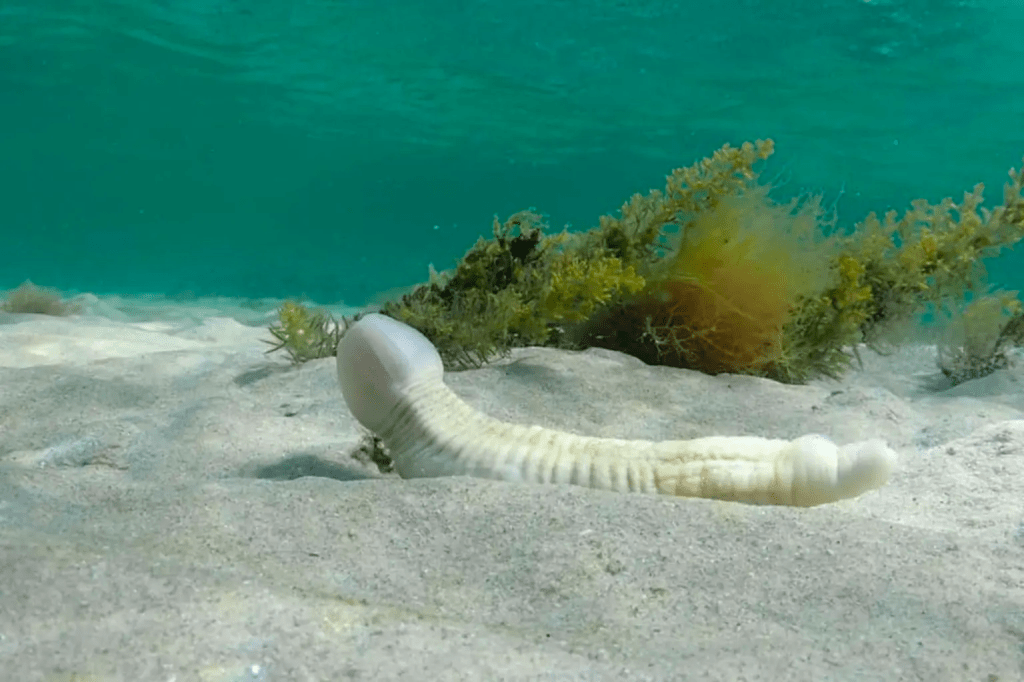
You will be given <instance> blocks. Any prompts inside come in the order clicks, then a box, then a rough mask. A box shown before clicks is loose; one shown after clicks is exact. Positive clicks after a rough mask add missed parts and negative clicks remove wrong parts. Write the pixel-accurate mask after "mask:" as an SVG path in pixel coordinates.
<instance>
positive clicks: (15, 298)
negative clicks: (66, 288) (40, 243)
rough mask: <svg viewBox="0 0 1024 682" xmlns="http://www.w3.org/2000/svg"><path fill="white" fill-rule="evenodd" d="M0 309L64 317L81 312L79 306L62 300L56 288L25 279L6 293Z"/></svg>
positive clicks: (10, 311) (9, 311)
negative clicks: (37, 284)
mask: <svg viewBox="0 0 1024 682" xmlns="http://www.w3.org/2000/svg"><path fill="white" fill-rule="evenodd" d="M0 310H2V311H4V312H8V313H35V314H37V315H53V316H56V317H64V316H67V315H75V314H77V313H79V312H81V306H79V305H77V304H75V303H69V302H67V301H65V300H63V299H62V298H61V295H60V292H59V291H57V290H56V289H49V288H46V287H39V286H36V285H35V284H33V283H32V282H30V281H29V280H25V281H24V282H22V283H21V285H20V286H19V287H18V288H17V289H14V290H13V291H11V292H10V293H8V295H7V298H6V299H5V300H4V301H3V302H2V303H0Z"/></svg>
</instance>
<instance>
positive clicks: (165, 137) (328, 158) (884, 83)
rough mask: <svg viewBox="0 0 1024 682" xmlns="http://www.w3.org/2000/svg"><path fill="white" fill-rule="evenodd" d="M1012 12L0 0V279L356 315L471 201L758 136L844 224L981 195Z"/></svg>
mask: <svg viewBox="0 0 1024 682" xmlns="http://www.w3.org/2000/svg"><path fill="white" fill-rule="evenodd" d="M1022 30H1024V3H1021V2H1020V1H1019V0H868V1H866V0H824V1H822V0H815V1H814V2H811V1H809V0H781V1H779V2H767V1H764V0H761V1H752V0H720V1H717V2H682V1H680V2H668V1H666V0H593V1H591V2H586V3H584V2H578V1H577V2H567V1H564V0H433V1H432V2H414V1H410V0H388V1H387V2H384V1H383V0H374V1H369V0H289V1H288V2H283V1H281V0H148V1H144V0H0V160H2V163H0V235H2V242H0V243H2V245H3V246H2V248H0V288H11V287H15V286H17V285H18V284H19V283H20V282H22V281H23V280H25V279H31V280H33V281H34V282H35V283H37V284H40V285H44V286H51V287H58V288H60V289H63V290H66V291H88V292H93V293H117V294H122V295H131V294H138V293H162V294H166V295H168V296H189V295H196V296H209V295H219V296H231V297H243V298H248V297H251V298H256V297H288V296H305V297H308V298H309V299H312V300H315V301H319V302H324V303H331V302H345V303H347V304H350V305H360V304H362V303H364V302H366V301H369V300H372V299H374V297H375V296H377V295H379V294H380V292H383V291H386V290H389V289H392V288H395V287H401V286H406V285H409V284H413V283H415V282H418V281H422V280H424V279H425V278H426V276H427V267H428V264H431V263H432V264H434V265H435V266H436V267H437V268H438V269H443V268H445V267H450V266H451V265H453V264H454V262H455V261H456V259H457V258H458V257H459V256H461V255H462V254H463V253H464V252H465V250H466V249H467V248H468V247H469V246H470V245H471V244H472V242H473V241H475V240H476V238H477V236H479V235H487V234H489V231H490V225H491V220H492V217H493V216H494V215H495V214H498V215H501V216H503V217H504V216H507V215H508V214H510V213H511V212H513V211H516V210H519V209H523V208H527V207H535V208H536V209H538V210H540V211H542V212H543V213H546V214H547V215H549V216H550V221H551V223H552V225H553V226H554V227H561V226H562V225H563V224H566V223H569V224H571V225H572V226H574V227H575V228H579V229H585V228H588V227H591V226H594V225H596V221H597V218H598V216H599V215H600V214H602V213H606V212H612V211H614V210H616V209H617V208H618V207H619V206H620V205H621V204H622V202H623V201H624V200H625V199H626V198H628V196H629V195H631V194H632V193H634V192H636V191H646V190H648V189H650V188H652V187H658V186H661V185H662V183H663V178H664V175H665V174H666V173H668V172H669V171H670V170H671V169H672V168H674V167H677V166H681V165H688V164H690V163H692V162H693V161H694V160H695V159H698V158H700V157H703V156H705V155H708V154H710V153H711V152H712V151H714V150H715V149H716V148H718V147H719V146H720V145H722V144H723V143H725V142H730V143H733V144H738V143H740V142H743V141H744V140H748V139H750V140H752V139H755V138H765V137H771V138H773V139H774V140H775V143H776V155H775V157H773V159H772V160H771V162H770V164H769V166H768V171H767V172H768V173H769V174H770V175H775V174H778V175H780V177H781V178H782V179H783V180H784V184H783V186H782V187H781V188H780V190H779V192H781V193H782V194H785V193H787V192H788V193H790V194H797V193H801V192H806V191H816V192H823V193H824V194H825V196H826V198H827V199H835V198H838V199H839V204H838V209H839V217H840V222H841V224H843V225H847V226H848V225H852V224H853V223H855V222H856V221H859V220H861V219H862V218H863V217H864V216H865V214H866V213H867V212H868V211H871V210H876V211H884V210H886V209H888V208H892V207H895V208H903V207H905V206H907V205H908V204H909V202H910V201H911V200H912V199H914V198H917V197H924V198H927V199H930V200H937V199H939V198H941V197H943V196H947V195H952V196H955V197H959V196H960V195H961V193H962V192H963V191H964V190H968V189H970V188H971V187H972V186H973V185H974V184H975V183H977V182H984V183H985V184H986V187H987V197H988V199H989V203H998V202H999V201H1000V200H1001V194H1002V185H1003V182H1004V180H1005V178H1006V171H1007V170H1008V169H1009V168H1010V167H1011V166H1014V167H1019V165H1020V163H1021V157H1022V156H1024V72H1022V71H1021V65H1022V64H1024V41H1022V40H1021V35H1022ZM1022 259H1024V254H1022V253H1021V249H1018V251H1017V252H1016V253H1012V254H1010V255H1009V256H1007V257H1004V258H1001V259H1000V260H999V261H998V262H997V263H996V264H995V265H994V267H992V268H990V270H991V272H992V279H993V281H994V282H995V283H996V284H999V285H1001V286H1005V287H1008V288H1018V287H1024V274H1016V273H1017V272H1019V271H1020V266H1021V264H1022V263H1024V260H1022Z"/></svg>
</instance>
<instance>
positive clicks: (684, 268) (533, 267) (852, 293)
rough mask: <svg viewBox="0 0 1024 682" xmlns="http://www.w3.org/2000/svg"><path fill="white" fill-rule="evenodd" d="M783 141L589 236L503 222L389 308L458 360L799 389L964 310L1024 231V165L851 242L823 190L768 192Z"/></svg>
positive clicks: (672, 190) (882, 222)
mask: <svg viewBox="0 0 1024 682" xmlns="http://www.w3.org/2000/svg"><path fill="white" fill-rule="evenodd" d="M773 151H774V145H773V143H772V141H771V140H758V141H756V142H753V143H750V142H747V143H744V144H743V145H741V146H740V147H732V146H730V145H725V146H723V147H722V148H721V149H719V150H717V151H716V152H715V153H714V154H713V155H712V156H711V157H710V158H706V159H703V160H701V161H699V162H697V163H695V164H693V165H692V166H689V167H685V168H677V169H675V170H674V171H672V173H671V174H670V175H669V176H668V177H667V178H666V184H665V188H664V189H663V190H652V191H650V192H648V193H647V194H645V195H641V194H635V195H633V197H631V198H630V200H629V201H627V202H626V203H625V204H624V205H623V206H622V208H621V210H620V212H619V215H617V216H603V217H602V218H601V219H600V222H599V225H598V226H597V227H596V228H594V229H591V230H589V231H587V232H583V233H576V234H570V233H568V232H566V231H562V232H561V233H558V234H550V233H549V232H548V231H547V230H548V226H547V225H546V224H545V223H544V221H543V219H542V218H541V216H540V215H538V214H536V213H534V212H532V211H524V212H520V213H517V214H515V215H513V216H512V217H511V218H509V219H508V220H507V221H505V222H504V223H502V222H499V220H498V219H497V218H495V220H494V225H493V238H491V239H483V238H481V239H480V240H478V241H477V243H476V244H475V245H474V246H473V247H472V248H471V249H470V250H469V251H468V252H467V253H466V255H465V256H464V257H463V258H462V260H461V261H459V263H458V265H457V266H456V268H455V269H454V270H453V271H450V272H446V273H443V274H438V273H436V272H433V271H431V275H430V280H429V282H427V283H426V284H423V285H420V286H419V287H417V288H416V289H414V290H413V291H412V293H410V294H408V295H406V296H404V297H402V298H401V299H400V300H397V301H390V302H388V303H386V304H385V305H384V307H383V312H384V313H385V314H388V315H391V316H392V317H395V318H396V319H399V320H402V321H404V322H406V323H408V324H410V325H411V326H413V327H415V328H417V329H419V330H420V331H421V332H423V333H424V334H425V335H426V336H427V337H428V338H429V339H430V340H431V341H432V342H433V343H434V345H435V346H437V347H438V350H439V351H440V353H441V356H442V358H443V359H444V361H445V363H446V365H447V366H449V367H450V368H462V367H473V366H479V365H480V364H482V363H484V362H487V361H489V360H491V359H493V358H495V357H498V356H500V355H502V354H504V353H506V352H507V351H508V350H509V349H511V348H513V347H517V346H526V345H548V346H556V347H560V348H584V347H588V346H604V347H607V348H612V349H615V350H622V351H625V352H628V353H631V354H633V355H636V356H637V357H640V358H641V359H643V360H644V361H645V362H648V363H651V364H668V365H674V366H678V367H686V368H690V369H695V370H699V371H703V372H706V373H710V374H717V373H722V372H729V373H743V374H755V375H759V376H766V377H770V378H774V379H777V380H780V381H784V382H789V383H799V382H803V381H806V380H808V379H812V378H816V377H819V376H831V377H838V376H840V375H841V374H842V373H843V372H844V371H846V370H847V369H848V368H849V366H850V364H851V362H852V361H853V360H855V359H859V356H858V350H857V349H858V346H859V345H860V344H866V345H867V346H868V347H869V348H872V349H874V350H877V351H879V352H883V351H884V350H885V348H884V347H885V344H886V343H890V342H892V341H893V340H894V339H896V332H897V331H898V330H899V329H900V327H901V326H902V325H906V324H908V323H909V322H910V321H912V320H913V319H914V317H915V316H916V315H918V314H919V313H921V312H924V311H926V310H927V309H928V308H929V307H933V308H934V307H946V308H949V307H951V306H955V305H959V303H960V302H961V301H963V299H964V297H965V296H966V295H967V294H968V292H977V291H980V287H981V286H982V285H983V282H984V274H985V271H984V266H983V261H984V260H985V259H986V258H990V257H992V256H994V255H997V254H998V253H999V252H1000V251H1001V250H1002V249H1003V248H1007V247H1011V246H1013V245H1014V244H1015V243H1016V242H1018V241H1020V239H1021V238H1022V237H1024V197H1022V191H1024V169H1022V171H1020V172H1018V171H1016V170H1013V169H1011V170H1010V182H1009V183H1008V184H1007V185H1006V188H1005V191H1004V201H1003V205H1002V206H999V207H997V208H995V209H993V210H988V209H986V208H983V207H982V205H981V204H982V200H983V194H982V193H983V187H982V186H981V185H978V186H976V187H975V188H974V190H973V191H972V192H969V193H965V195H964V198H963V200H962V201H961V202H955V201H953V200H952V199H951V198H946V199H943V200H942V201H940V202H939V203H938V204H930V203H929V202H927V201H925V200H923V199H921V200H917V201H914V202H912V204H911V208H910V210H908V211H906V212H904V213H903V215H902V216H901V215H900V214H899V213H898V212H896V211H890V212H888V213H886V214H885V215H884V216H883V217H882V218H879V217H878V216H877V215H876V214H874V213H872V214H870V215H869V216H868V217H867V218H866V219H865V220H864V221H862V222H861V223H859V224H858V225H856V226H855V228H854V230H853V231H852V233H851V234H849V235H848V236H842V235H839V234H838V233H836V231H835V230H834V228H835V226H836V217H835V215H828V214H827V213H826V212H825V211H823V210H822V207H821V197H820V196H810V197H802V198H798V199H794V200H792V201H789V202H785V203H780V202H777V201H775V200H773V199H771V198H770V197H769V193H770V191H771V189H772V188H771V186H770V185H769V184H766V183H762V182H761V181H760V178H759V175H760V171H759V170H758V164H760V162H762V161H764V160H766V159H767V158H768V157H769V156H771V154H772V153H773ZM827 235H830V236H827ZM1022 324H1024V323H1022ZM1011 331H1012V328H1011ZM1007 338H1016V337H1015V336H1014V335H1013V333H1008V336H1007ZM1002 347H1003V346H997V350H996V351H995V352H994V357H998V356H999V351H998V348H1002ZM990 355H992V354H990Z"/></svg>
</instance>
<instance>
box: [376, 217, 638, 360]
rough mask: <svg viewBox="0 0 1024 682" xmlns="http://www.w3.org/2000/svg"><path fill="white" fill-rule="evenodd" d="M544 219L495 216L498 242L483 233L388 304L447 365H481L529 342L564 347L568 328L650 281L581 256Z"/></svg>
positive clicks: (599, 257)
mask: <svg viewBox="0 0 1024 682" xmlns="http://www.w3.org/2000/svg"><path fill="white" fill-rule="evenodd" d="M547 228H548V226H547V225H546V223H545V222H544V220H543V218H542V217H541V216H540V215H538V214H537V213H534V212H532V211H522V212H520V213H516V214H515V215H513V216H511V217H510V218H509V219H508V220H506V221H505V222H504V223H502V222H500V221H499V220H498V218H497V217H495V219H494V224H493V234H494V237H493V238H492V239H483V238H480V239H479V240H478V241H477V243H476V244H475V245H474V246H473V248H471V249H470V250H469V251H468V252H467V253H466V255H465V256H464V257H463V258H462V260H461V261H459V263H458V265H457V266H456V268H455V270H454V271H452V272H449V273H445V274H438V273H436V272H431V276H430V281H429V282H428V283H427V284H424V285H421V286H419V287H417V288H416V289H414V290H413V291H412V292H411V293H409V294H407V295H405V296H403V297H402V298H401V299H400V300H398V301H389V302H388V303H386V304H385V305H384V307H383V309H382V312H384V313H385V314H387V315H390V316H391V317H394V318H395V319H398V320H401V321H403V322H405V323H407V324H409V325H411V326H413V327H415V328H416V329H419V330H420V331H421V332H422V333H423V334H424V335H425V336H426V337H427V338H428V339H430V341H431V342H432V343H433V344H434V345H435V346H436V347H437V349H438V352H439V353H440V355H441V358H442V359H443V360H444V362H445V365H446V366H448V367H450V368H455V369H461V368H466V367H477V366H480V365H481V364H483V363H485V362H487V361H489V360H492V359H494V358H497V357H500V356H502V355H504V354H506V353H507V352H508V351H509V350H510V349H511V348H513V347H517V346H529V345H554V346H563V347H565V343H566V335H565V331H566V327H567V326H569V325H571V324H574V323H578V322H580V321H583V320H585V319H587V318H589V317H590V316H592V315H593V314H594V313H595V311H596V310H597V309H598V308H600V307H601V306H603V305H605V304H607V303H608V302H609V301H611V300H613V298H614V297H615V296H617V295H619V294H621V293H622V292H630V291H632V292H635V291H639V290H640V289H641V288H642V287H643V286H644V279H643V277H641V276H640V275H639V274H638V273H637V272H636V270H635V268H634V267H633V266H632V265H629V264H627V263H625V262H624V261H623V259H622V258H620V257H617V256H615V255H613V254H611V253H608V252H601V253H599V252H597V251H596V250H595V249H589V250H588V251H587V253H583V252H582V251H581V250H580V249H579V248H578V246H577V242H576V236H575V235H570V234H568V233H567V232H565V231H563V232H561V233H559V234H548V233H546V230H547Z"/></svg>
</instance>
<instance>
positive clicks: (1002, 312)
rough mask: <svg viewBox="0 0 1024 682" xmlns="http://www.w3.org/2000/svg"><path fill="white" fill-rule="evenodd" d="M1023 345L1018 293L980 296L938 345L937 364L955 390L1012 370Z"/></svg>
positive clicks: (1022, 312)
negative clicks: (1013, 355)
mask: <svg viewBox="0 0 1024 682" xmlns="http://www.w3.org/2000/svg"><path fill="white" fill-rule="evenodd" d="M1021 344H1024V305H1022V304H1021V302H1020V301H1019V300H1018V299H1017V292H1010V291H1007V292H999V293H997V294H991V295H986V296H980V297H978V298H976V299H974V300H973V301H972V302H971V303H970V304H969V305H967V306H966V307H965V308H964V309H963V311H961V312H960V313H959V314H958V315H956V316H955V317H954V318H953V320H952V323H951V324H950V325H949V328H948V329H947V330H946V334H945V338H944V339H943V341H942V342H941V343H940V344H939V354H938V361H937V364H938V366H939V369H940V370H941V371H942V373H943V374H944V375H945V376H946V377H947V378H948V379H949V380H950V382H951V384H952V385H953V386H955V385H957V384H961V383H963V382H965V381H970V380H971V379H978V378H980V377H983V376H987V375H989V374H991V373H992V372H995V371H996V370H999V369H1005V368H1007V367H1010V366H1011V364H1012V362H1011V356H1010V355H1009V352H1010V350H1012V349H1013V348H1016V347H1019V346H1021Z"/></svg>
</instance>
